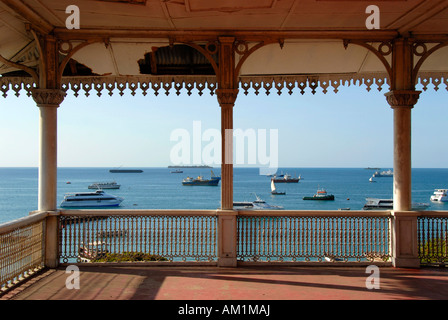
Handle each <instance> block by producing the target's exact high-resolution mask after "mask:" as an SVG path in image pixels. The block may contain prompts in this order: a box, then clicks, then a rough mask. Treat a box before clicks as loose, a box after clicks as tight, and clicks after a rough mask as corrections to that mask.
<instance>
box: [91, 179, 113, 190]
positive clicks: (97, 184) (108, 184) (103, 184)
mask: <svg viewBox="0 0 448 320" xmlns="http://www.w3.org/2000/svg"><path fill="white" fill-rule="evenodd" d="M88 188H89V189H120V185H119V184H118V183H116V182H115V181H111V182H94V183H92V184H91V185H89V186H88Z"/></svg>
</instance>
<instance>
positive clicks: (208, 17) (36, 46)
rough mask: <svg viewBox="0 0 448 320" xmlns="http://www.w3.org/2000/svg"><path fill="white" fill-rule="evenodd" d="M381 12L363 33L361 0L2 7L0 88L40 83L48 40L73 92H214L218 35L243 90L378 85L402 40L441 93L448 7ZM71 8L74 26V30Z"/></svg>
mask: <svg viewBox="0 0 448 320" xmlns="http://www.w3.org/2000/svg"><path fill="white" fill-rule="evenodd" d="M375 4H376V6H377V8H378V9H379V12H378V13H379V16H378V17H379V19H380V21H379V25H380V28H379V29H369V28H368V27H367V25H366V21H367V20H368V19H369V17H370V16H371V14H372V13H373V11H372V12H368V11H366V9H367V7H368V6H369V5H370V2H369V1H362V0H346V1H340V0H244V1H241V0H214V1H208V0H77V1H74V0H1V1H0V74H1V75H2V77H1V78H0V84H1V87H0V90H1V91H2V92H3V94H4V95H6V94H7V92H8V91H9V90H13V91H14V92H15V93H16V94H18V92H19V91H20V90H21V89H25V90H30V89H31V88H33V87H34V86H39V85H38V84H39V82H41V83H40V86H42V81H43V80H42V78H43V76H42V74H43V69H44V68H45V67H48V65H47V66H45V63H42V62H43V61H44V60H45V59H42V58H41V57H42V56H43V55H47V56H48V55H49V54H50V53H49V52H50V51H52V50H50V49H49V46H48V45H46V44H48V41H53V42H54V43H55V48H56V53H54V52H51V54H54V60H55V65H54V66H52V68H53V69H54V73H55V76H56V77H55V79H56V80H55V81H54V82H55V84H56V86H59V85H60V86H62V88H63V89H64V90H71V91H72V92H73V93H74V94H75V95H77V94H79V92H80V91H81V92H82V91H84V92H85V93H86V94H90V93H92V92H94V93H96V94H102V92H104V91H106V92H109V94H112V93H113V92H114V91H116V90H118V91H119V92H120V93H122V92H123V90H126V89H129V90H131V92H132V93H135V92H136V91H138V90H140V91H142V92H143V93H144V94H146V92H147V91H148V90H150V89H151V90H153V91H154V93H156V94H159V93H162V92H171V91H173V90H174V91H175V92H176V93H180V91H181V90H182V89H186V90H187V92H188V93H191V91H192V90H194V89H196V90H198V91H199V93H200V94H202V92H203V91H204V90H210V91H211V92H212V93H213V92H214V90H215V89H216V88H217V87H218V86H219V82H220V80H219V77H217V75H218V74H219V72H220V71H219V70H220V64H222V61H220V56H221V57H222V55H223V54H224V53H223V52H222V50H221V49H222V48H221V46H220V43H221V42H220V39H223V38H231V39H232V48H233V52H232V55H233V58H232V61H231V64H232V66H233V67H234V70H233V73H232V76H233V77H235V78H236V79H235V81H234V83H236V84H237V86H238V87H239V88H240V90H241V91H242V92H243V93H248V92H251V91H252V92H255V93H258V92H259V91H265V92H266V93H282V92H286V93H292V92H293V91H294V90H296V91H299V92H301V93H304V92H305V90H306V89H311V91H312V92H315V90H316V89H317V88H321V89H323V90H324V92H326V91H328V90H334V91H337V90H338V87H339V86H341V85H344V84H345V83H353V82H354V83H357V84H364V85H366V86H367V88H368V89H370V88H371V86H372V85H375V86H377V87H378V88H379V89H382V87H383V86H384V85H385V84H388V83H389V81H390V78H391V68H392V60H393V58H394V57H393V44H394V41H395V40H396V39H400V38H406V39H408V40H409V42H410V43H411V46H412V55H413V56H412V58H413V59H414V62H413V63H414V70H413V74H412V77H413V79H414V82H415V83H417V82H419V83H420V84H422V85H423V87H424V88H426V87H427V86H428V85H429V84H433V85H434V87H435V88H436V89H438V88H439V86H442V85H443V86H446V85H447V84H448V83H447V77H446V74H447V72H448V59H447V58H448V48H446V45H447V44H448V1H447V0H390V1H386V0H384V1H376V2H375ZM73 5H75V6H76V7H77V8H78V9H79V15H78V16H77V17H78V18H79V20H78V21H79V29H78V28H68V27H67V21H68V20H70V19H72V18H73V16H72V14H73V13H75V11H70V10H69V9H70V8H71V7H70V6H73ZM70 21H72V20H70ZM47 58H48V57H47ZM47 58H46V59H47ZM49 64H53V62H49ZM46 78H47V80H48V74H47V75H46ZM44 82H45V81H44ZM47 82H48V81H47ZM45 86H48V83H46V84H45ZM50 86H52V85H50ZM386 89H387V88H386Z"/></svg>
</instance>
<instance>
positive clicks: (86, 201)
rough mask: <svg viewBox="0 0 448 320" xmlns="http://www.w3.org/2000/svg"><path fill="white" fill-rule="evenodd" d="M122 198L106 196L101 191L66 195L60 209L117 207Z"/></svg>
mask: <svg viewBox="0 0 448 320" xmlns="http://www.w3.org/2000/svg"><path fill="white" fill-rule="evenodd" d="M122 201H123V198H120V197H117V196H114V195H111V194H107V193H105V192H104V191H103V190H96V191H95V192H78V193H67V194H66V195H65V196H64V200H63V201H62V202H61V204H60V206H61V207H63V208H64V207H117V206H119V205H120V203H121V202H122Z"/></svg>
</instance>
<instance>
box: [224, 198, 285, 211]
mask: <svg viewBox="0 0 448 320" xmlns="http://www.w3.org/2000/svg"><path fill="white" fill-rule="evenodd" d="M255 197H256V200H254V201H252V202H250V201H244V202H233V209H234V210H282V209H283V207H282V206H273V205H270V204H268V203H267V202H266V201H264V200H262V199H260V197H258V196H257V195H255Z"/></svg>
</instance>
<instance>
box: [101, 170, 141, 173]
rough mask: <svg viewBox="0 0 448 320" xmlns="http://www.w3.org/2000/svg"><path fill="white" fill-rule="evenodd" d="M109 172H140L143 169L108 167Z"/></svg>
mask: <svg viewBox="0 0 448 320" xmlns="http://www.w3.org/2000/svg"><path fill="white" fill-rule="evenodd" d="M109 172H112V173H142V172H143V170H140V169H110V170H109Z"/></svg>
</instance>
